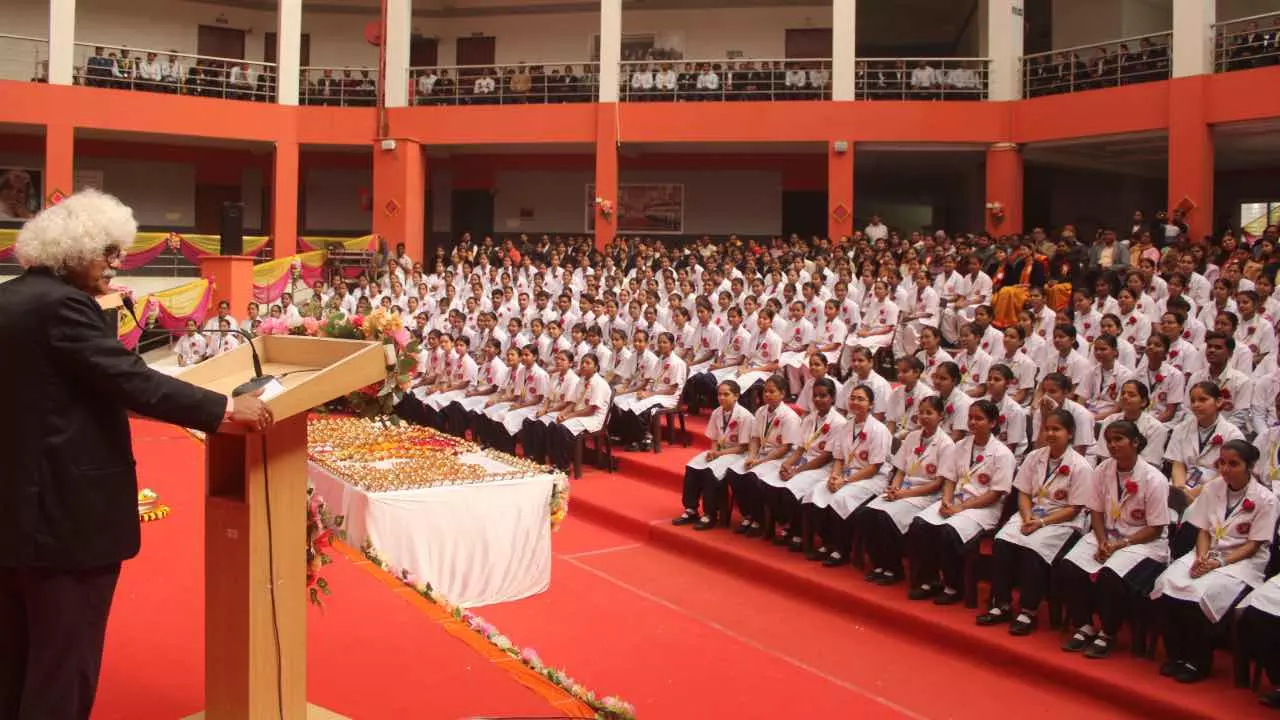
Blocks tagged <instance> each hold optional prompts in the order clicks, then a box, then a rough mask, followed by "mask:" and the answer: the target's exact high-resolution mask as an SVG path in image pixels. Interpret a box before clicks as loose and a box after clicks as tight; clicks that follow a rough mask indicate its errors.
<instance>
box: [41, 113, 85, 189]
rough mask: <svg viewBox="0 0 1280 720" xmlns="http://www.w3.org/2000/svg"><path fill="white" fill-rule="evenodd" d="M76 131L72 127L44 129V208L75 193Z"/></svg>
mask: <svg viewBox="0 0 1280 720" xmlns="http://www.w3.org/2000/svg"><path fill="white" fill-rule="evenodd" d="M75 150H76V129H75V128H73V127H71V126H70V125H55V124H50V125H47V126H46V127H45V129H44V197H43V198H41V201H40V204H41V206H42V207H49V206H50V205H53V204H54V203H53V202H51V201H50V198H54V199H57V198H59V197H65V196H67V195H70V194H71V193H73V192H75V191H76V190H77V189H78V188H76V187H74V186H75Z"/></svg>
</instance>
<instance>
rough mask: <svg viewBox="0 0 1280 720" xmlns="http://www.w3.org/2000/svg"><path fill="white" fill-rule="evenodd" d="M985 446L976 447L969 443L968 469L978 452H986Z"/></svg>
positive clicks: (975, 444)
mask: <svg viewBox="0 0 1280 720" xmlns="http://www.w3.org/2000/svg"><path fill="white" fill-rule="evenodd" d="M986 449H987V448H986V446H983V447H978V444H977V443H975V442H972V441H970V443H969V467H970V468H972V467H973V459H974V458H975V457H977V456H978V454H979V452H980V451H984V450H986Z"/></svg>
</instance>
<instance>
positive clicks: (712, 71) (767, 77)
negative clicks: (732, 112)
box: [618, 59, 831, 102]
mask: <svg viewBox="0 0 1280 720" xmlns="http://www.w3.org/2000/svg"><path fill="white" fill-rule="evenodd" d="M618 83H619V87H618V97H619V99H621V100H622V101H624V102H699V101H713V102H723V101H733V100H752V101H758V102H772V101H781V100H828V99H830V98H831V61H830V60H827V59H813V60H696V59H695V60H680V61H661V60H637V61H627V62H623V63H621V66H620V72H619V77H618Z"/></svg>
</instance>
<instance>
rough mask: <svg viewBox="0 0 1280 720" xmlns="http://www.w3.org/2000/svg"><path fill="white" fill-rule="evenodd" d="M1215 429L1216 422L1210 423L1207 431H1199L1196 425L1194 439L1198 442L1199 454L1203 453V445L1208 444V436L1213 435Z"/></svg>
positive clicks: (1216, 426)
mask: <svg viewBox="0 0 1280 720" xmlns="http://www.w3.org/2000/svg"><path fill="white" fill-rule="evenodd" d="M1217 429H1218V423H1217V422H1214V423H1213V424H1212V425H1210V426H1209V429H1208V430H1207V431H1201V430H1200V428H1199V427H1198V426H1197V427H1196V441H1197V442H1198V443H1199V446H1200V454H1201V455H1203V454H1204V448H1205V445H1208V444H1209V440H1210V438H1212V437H1213V432H1214V431H1215V430H1217Z"/></svg>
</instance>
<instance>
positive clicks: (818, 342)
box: [809, 298, 849, 363]
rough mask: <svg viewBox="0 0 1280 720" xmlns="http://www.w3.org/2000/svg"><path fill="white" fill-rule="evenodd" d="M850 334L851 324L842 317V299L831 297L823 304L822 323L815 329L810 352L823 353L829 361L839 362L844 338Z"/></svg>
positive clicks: (811, 353)
mask: <svg viewBox="0 0 1280 720" xmlns="http://www.w3.org/2000/svg"><path fill="white" fill-rule="evenodd" d="M848 335H849V326H848V325H846V324H845V322H844V320H841V319H840V301H839V300H836V299H835V298H831V299H830V300H827V301H826V302H825V303H823V305H822V324H821V325H820V326H819V327H818V328H816V330H815V335H814V341H813V345H811V346H810V347H809V354H810V355H813V354H817V353H821V354H823V355H825V356H826V358H827V362H828V363H833V362H838V361H839V360H840V352H841V350H842V349H843V348H844V339H845V338H846V337H847V336H848Z"/></svg>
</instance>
